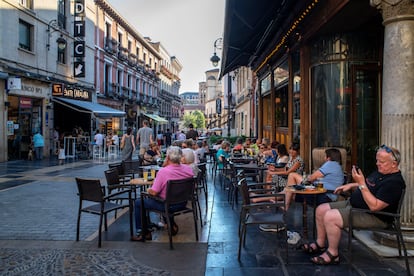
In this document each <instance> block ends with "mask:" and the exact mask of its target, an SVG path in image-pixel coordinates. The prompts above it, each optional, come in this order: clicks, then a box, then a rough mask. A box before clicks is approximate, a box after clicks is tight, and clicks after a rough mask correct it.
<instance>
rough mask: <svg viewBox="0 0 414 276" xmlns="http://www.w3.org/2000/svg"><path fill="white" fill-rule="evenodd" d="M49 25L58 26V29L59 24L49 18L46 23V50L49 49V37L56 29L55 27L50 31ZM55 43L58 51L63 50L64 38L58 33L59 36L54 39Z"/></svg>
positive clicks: (64, 45) (64, 46)
mask: <svg viewBox="0 0 414 276" xmlns="http://www.w3.org/2000/svg"><path fill="white" fill-rule="evenodd" d="M50 27H53V28H58V30H59V29H60V27H59V25H58V24H57V20H56V19H52V20H50V21H49V23H48V24H47V30H46V32H47V44H46V48H47V50H48V51H49V50H50V37H51V36H52V33H53V32H55V31H58V30H56V29H55V30H54V31H51V30H50ZM56 43H57V46H58V51H59V52H62V51H63V50H65V48H66V40H65V39H64V38H63V36H62V35H60V37H59V38H58V39H56Z"/></svg>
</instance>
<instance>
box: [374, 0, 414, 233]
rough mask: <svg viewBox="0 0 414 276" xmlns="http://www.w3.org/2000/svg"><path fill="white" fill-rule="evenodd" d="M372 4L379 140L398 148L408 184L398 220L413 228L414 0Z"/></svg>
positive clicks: (377, 1)
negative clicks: (380, 32) (378, 50)
mask: <svg viewBox="0 0 414 276" xmlns="http://www.w3.org/2000/svg"><path fill="white" fill-rule="evenodd" d="M371 5H372V6H374V7H376V8H378V9H379V10H381V13H382V17H383V20H384V21H383V24H384V26H385V31H384V32H385V33H384V63H383V89H382V125H381V142H382V143H384V144H386V145H389V146H393V147H396V148H398V149H399V150H400V151H401V157H402V162H401V164H400V169H401V171H402V173H403V175H404V179H405V181H406V184H407V190H406V194H405V200H404V203H403V207H402V218H401V222H402V225H403V227H404V228H406V230H408V231H410V230H411V231H413V230H414V218H413V212H414V105H413V102H414V2H413V1H412V0H386V1H385V0H371ZM406 234H407V235H405V236H406V237H407V238H409V239H410V237H409V236H411V235H410V234H408V233H407V232H406Z"/></svg>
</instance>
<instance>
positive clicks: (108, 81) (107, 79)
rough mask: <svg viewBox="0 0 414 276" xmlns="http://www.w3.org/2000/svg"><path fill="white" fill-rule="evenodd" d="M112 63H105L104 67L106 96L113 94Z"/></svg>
mask: <svg viewBox="0 0 414 276" xmlns="http://www.w3.org/2000/svg"><path fill="white" fill-rule="evenodd" d="M111 71H112V70H111V65H110V64H105V67H104V93H105V96H107V97H109V96H112V95H113V90H112V86H111V81H112V79H111Z"/></svg>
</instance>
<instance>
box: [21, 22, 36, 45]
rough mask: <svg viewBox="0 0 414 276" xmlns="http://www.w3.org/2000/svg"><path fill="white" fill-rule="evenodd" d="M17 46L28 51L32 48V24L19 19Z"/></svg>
mask: <svg viewBox="0 0 414 276" xmlns="http://www.w3.org/2000/svg"><path fill="white" fill-rule="evenodd" d="M19 47H20V48H21V49H25V50H28V51H32V50H33V25H31V24H29V23H27V22H26V21H23V20H19Z"/></svg>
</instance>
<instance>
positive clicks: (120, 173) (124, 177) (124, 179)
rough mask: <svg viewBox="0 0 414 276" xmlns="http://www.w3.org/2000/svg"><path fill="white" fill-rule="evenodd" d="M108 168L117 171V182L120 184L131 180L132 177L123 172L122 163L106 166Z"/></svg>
mask: <svg viewBox="0 0 414 276" xmlns="http://www.w3.org/2000/svg"><path fill="white" fill-rule="evenodd" d="M108 168H109V169H116V170H117V171H118V176H119V180H120V181H121V182H122V184H125V183H127V182H128V181H130V180H131V178H132V175H130V174H126V173H125V172H124V166H123V163H122V162H119V163H111V164H108Z"/></svg>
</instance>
